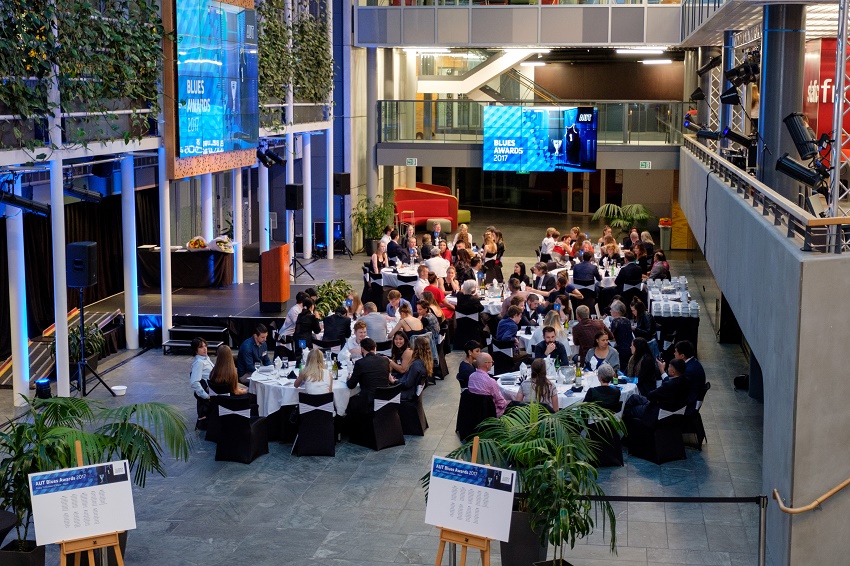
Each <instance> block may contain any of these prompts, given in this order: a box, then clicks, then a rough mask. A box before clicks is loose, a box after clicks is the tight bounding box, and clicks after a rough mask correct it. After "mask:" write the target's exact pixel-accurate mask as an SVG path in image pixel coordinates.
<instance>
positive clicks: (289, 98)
mask: <svg viewBox="0 0 850 566" xmlns="http://www.w3.org/2000/svg"><path fill="white" fill-rule="evenodd" d="M283 19H284V21H285V22H286V25H287V26H291V25H292V0H286V1H285V2H284V4H283ZM290 29H291V27H290ZM288 44H289V51H290V52H292V35H290V36H289V40H288ZM294 112H295V96H294V93H293V88H292V83H290V84H288V85H287V87H286V120H284V123H285V124H287V125H288V126H289V127H287V128H286V135H285V136H284V137H285V140H286V152H287V156H286V184H287V185H292V184H294V183H295V144H294V141H295V139H294V137H293V135H292V123H293V122H294V117H293V114H294ZM290 253H292V254H294V253H295V244H294V243H293V242H291V243H290ZM293 257H294V256H293Z"/></svg>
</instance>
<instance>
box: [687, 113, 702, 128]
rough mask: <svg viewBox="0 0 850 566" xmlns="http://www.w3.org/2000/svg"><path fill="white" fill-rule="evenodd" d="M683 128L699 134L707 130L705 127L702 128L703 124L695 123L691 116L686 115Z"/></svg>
mask: <svg viewBox="0 0 850 566" xmlns="http://www.w3.org/2000/svg"><path fill="white" fill-rule="evenodd" d="M683 126H684V127H685V128H686V129H688V130H690V131H692V132H698V131H700V130H704V129H705V128H703V127H702V124H699V123H697V122H694V121H693V120H691V115H690V114H685V123H684V124H683Z"/></svg>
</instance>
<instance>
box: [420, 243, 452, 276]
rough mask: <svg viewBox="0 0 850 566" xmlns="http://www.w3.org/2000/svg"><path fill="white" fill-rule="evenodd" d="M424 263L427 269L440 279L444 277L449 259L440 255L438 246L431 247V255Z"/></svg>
mask: <svg viewBox="0 0 850 566" xmlns="http://www.w3.org/2000/svg"><path fill="white" fill-rule="evenodd" d="M425 265H427V266H428V271H432V272H433V273H434V275H436V276H437V277H439V278H440V279H445V278H446V270H447V269H448V268H449V261H448V260H447V259H443V258H442V257H440V249H439V248H431V257H430V258H429V259H427V260H426V261H425Z"/></svg>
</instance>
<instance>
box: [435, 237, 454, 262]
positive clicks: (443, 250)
mask: <svg viewBox="0 0 850 566" xmlns="http://www.w3.org/2000/svg"><path fill="white" fill-rule="evenodd" d="M437 249H438V250H439V252H440V257H441V258H443V259H444V260H446V262H448V263H451V262H452V250H450V249H449V245H448V244H447V243H446V241H445V240H440V242H439V243H438V244H437Z"/></svg>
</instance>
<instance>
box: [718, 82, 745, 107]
mask: <svg viewBox="0 0 850 566" xmlns="http://www.w3.org/2000/svg"><path fill="white" fill-rule="evenodd" d="M720 104H728V105H730V106H739V105H740V104H741V95H739V94H738V87H735V86H732V87H729V88H728V89H726V90H725V91H723V94H721V95H720Z"/></svg>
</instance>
